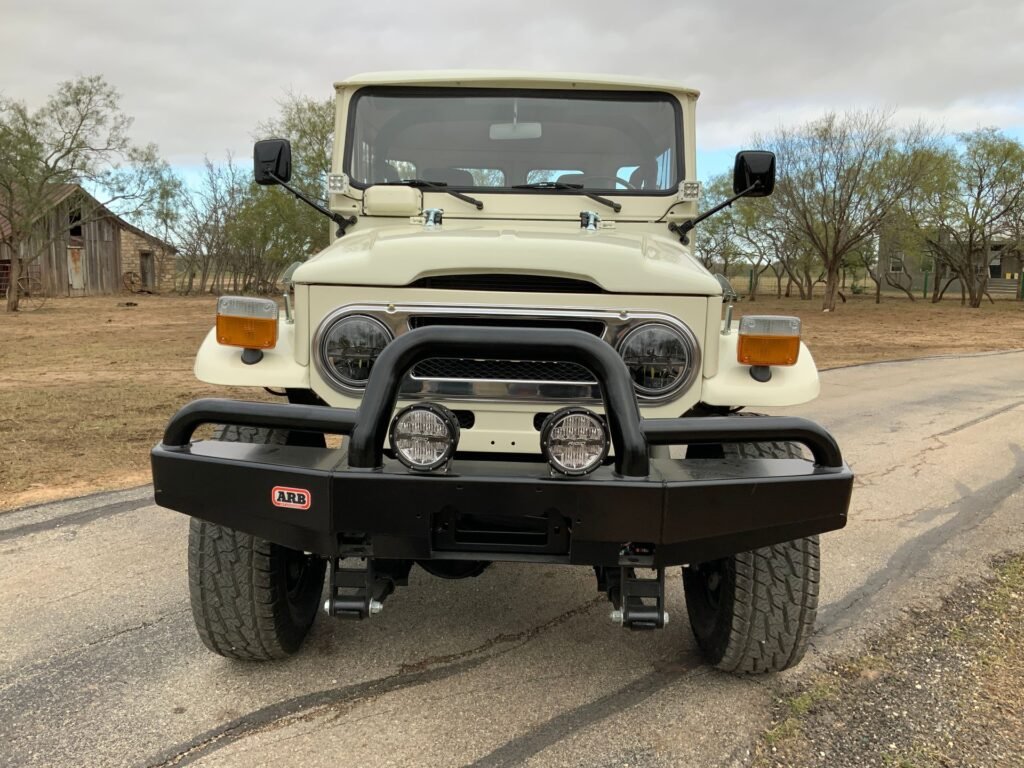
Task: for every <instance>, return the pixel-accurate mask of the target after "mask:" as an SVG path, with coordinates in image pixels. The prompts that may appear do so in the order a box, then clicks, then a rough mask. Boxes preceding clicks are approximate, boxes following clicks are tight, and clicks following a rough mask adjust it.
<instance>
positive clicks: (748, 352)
mask: <svg viewBox="0 0 1024 768" xmlns="http://www.w3.org/2000/svg"><path fill="white" fill-rule="evenodd" d="M799 356H800V318H798V317H785V316H781V315H747V316H746V317H742V318H740V330H739V341H738V342H737V345H736V359H737V360H738V361H739V362H740V363H741V364H743V365H757V366H766V365H767V366H771V365H795V364H796V361H797V358H798V357H799Z"/></svg>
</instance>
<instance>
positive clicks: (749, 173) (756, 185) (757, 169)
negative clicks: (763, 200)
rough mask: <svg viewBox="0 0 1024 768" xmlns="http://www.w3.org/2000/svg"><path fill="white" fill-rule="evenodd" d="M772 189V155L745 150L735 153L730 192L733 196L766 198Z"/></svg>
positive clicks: (773, 173)
mask: <svg viewBox="0 0 1024 768" xmlns="http://www.w3.org/2000/svg"><path fill="white" fill-rule="evenodd" d="M751 187H753V189H751ZM774 189H775V154H774V153H772V152H764V151H761V150H745V151H743V152H737V153H736V165H735V167H734V168H733V172H732V191H733V192H734V193H735V194H737V195H740V194H746V196H747V197H767V196H768V195H770V194H771V193H772V190H774ZM748 190H749V191H748Z"/></svg>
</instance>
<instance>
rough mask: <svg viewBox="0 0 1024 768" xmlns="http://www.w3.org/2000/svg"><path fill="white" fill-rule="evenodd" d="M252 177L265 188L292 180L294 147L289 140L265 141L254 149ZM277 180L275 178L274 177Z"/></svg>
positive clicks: (254, 146)
mask: <svg viewBox="0 0 1024 768" xmlns="http://www.w3.org/2000/svg"><path fill="white" fill-rule="evenodd" d="M252 175H253V178H254V179H255V181H256V183H257V184H262V185H264V186H268V185H273V184H278V183H279V182H282V181H284V182H287V181H290V180H291V178H292V145H291V144H290V143H289V142H288V140H287V139H264V140H263V141H257V142H256V143H255V144H254V145H253V148H252ZM275 176H276V177H277V178H274V177H275Z"/></svg>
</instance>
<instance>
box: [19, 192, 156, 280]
mask: <svg viewBox="0 0 1024 768" xmlns="http://www.w3.org/2000/svg"><path fill="white" fill-rule="evenodd" d="M51 197H52V204H51V207H50V208H49V210H48V212H47V213H46V215H45V216H44V218H43V220H42V221H40V222H39V225H38V228H37V229H38V233H37V234H36V235H35V236H33V238H32V239H31V240H30V241H29V242H28V243H22V244H21V247H20V249H19V250H20V251H21V254H20V256H21V259H22V269H21V273H22V274H23V275H27V276H29V277H32V278H37V279H38V280H39V281H40V282H41V283H42V286H43V292H44V293H45V294H46V295H47V296H95V295H99V294H112V293H119V292H121V291H124V290H146V291H152V292H154V293H156V292H169V291H172V290H174V268H175V263H174V260H175V255H176V251H175V248H174V246H172V245H170V244H169V243H166V242H164V241H163V240H161V239H160V238H158V237H156V236H154V235H151V234H149V233H147V232H144V231H142V230H141V229H139V228H138V227H136V226H134V225H132V224H129V223H128V222H127V221H125V220H124V219H122V218H121V217H120V216H117V215H116V214H115V213H113V212H112V211H110V210H108V209H107V208H105V207H103V205H101V204H100V202H99V201H98V200H96V198H94V197H93V196H92V195H90V194H89V193H88V192H86V191H85V190H84V189H82V188H81V187H80V186H78V185H77V184H60V185H54V188H53V194H52V196H51ZM8 227H9V225H8V222H7V221H6V220H5V219H4V218H3V217H2V216H0V235H3V234H7V232H5V231H4V230H7V229H8ZM12 257H13V254H12V252H11V248H10V246H8V245H6V244H5V243H3V242H2V241H0V296H2V295H3V292H4V291H5V290H6V289H7V283H8V278H9V274H10V265H11V259H12Z"/></svg>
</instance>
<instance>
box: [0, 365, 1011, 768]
mask: <svg viewBox="0 0 1024 768" xmlns="http://www.w3.org/2000/svg"><path fill="white" fill-rule="evenodd" d="M1022 381H1024V353H1011V354H997V355H986V356H979V357H970V358H959V359H935V360H925V361H917V362H906V363H886V364H876V365H869V366H862V367H854V368H847V369H843V370H836V371H830V372H826V373H824V374H823V394H822V397H821V398H820V399H819V400H817V401H816V402H815V403H812V404H810V405H807V406H803V407H800V408H794V409H787V410H786V412H790V413H799V414H801V415H807V416H810V417H812V418H816V419H818V420H820V421H821V422H822V423H824V424H825V425H826V426H827V427H828V428H830V429H831V430H832V431H833V432H834V434H835V435H836V436H837V437H838V439H839V441H840V444H841V445H842V447H843V449H844V452H845V455H846V457H847V459H848V461H849V462H850V464H851V465H852V466H853V468H854V470H855V471H856V472H857V474H858V482H857V488H856V490H855V492H854V502H853V509H852V514H851V519H850V523H849V525H848V526H847V528H846V529H844V530H843V531H840V532H837V533H833V534H829V535H826V536H824V537H823V541H822V550H823V558H822V562H823V565H822V571H823V573H822V580H823V584H822V610H821V612H820V616H819V624H818V632H817V635H816V637H815V639H814V643H813V645H814V647H813V649H812V651H811V653H810V654H809V655H808V658H807V659H806V660H805V662H804V664H803V665H802V666H801V667H799V668H798V669H797V670H793V671H791V672H788V673H786V674H785V675H783V676H780V677H781V682H786V681H787V680H790V679H792V678H793V676H800V675H805V674H807V673H808V672H809V671H811V670H813V669H814V668H815V666H816V665H819V664H820V663H821V661H822V659H823V658H824V657H826V656H827V655H830V654H846V653H855V652H856V651H857V648H858V645H859V642H858V641H859V639H860V638H861V637H862V635H863V633H870V632H874V631H876V630H877V628H878V626H879V625H880V623H882V622H887V621H893V620H898V619H899V616H900V611H901V609H902V608H903V607H904V606H906V605H908V604H922V603H925V604H927V603H928V602H931V601H934V600H935V599H936V598H937V597H938V596H941V595H942V594H943V593H945V592H947V591H948V590H949V589H950V587H951V586H952V585H953V584H954V583H956V582H957V581H958V580H959V579H962V578H965V577H971V576H974V575H977V574H979V573H982V572H984V570H985V567H986V562H987V560H988V558H989V557H990V556H991V555H992V554H994V553H998V552H1002V551H1006V550H1022V549H1024V525H1022V523H1024V492H1022V488H1024V445H1022V443H1024V407H1022V406H1024V389H1022V387H1021V382H1022ZM780 412H781V411H780ZM186 529H187V520H186V518H185V517H183V516H181V515H178V514H176V513H173V512H168V511H165V510H161V509H159V508H157V507H154V506H152V505H151V503H150V501H149V494H148V489H137V490H133V491H125V492H119V493H108V494H100V495H96V496H92V497H87V498H84V499H78V500H75V501H70V502H63V503H58V504H50V505H45V506H40V507H34V508H30V509H25V510H21V511H18V512H13V513H9V514H5V515H0V765H47V766H51V765H89V766H106V765H129V766H135V765H137V766H166V765H187V764H193V765H204V766H213V765H217V766H252V765H306V766H319V765H331V766H339V765H340V766H360V767H366V768H369V767H371V766H385V765H400V766H407V765H429V766H513V765H515V766H518V765H527V766H562V765H564V766H624V765H629V766H668V765H702V766H703V765H707V766H712V765H733V764H742V762H743V760H744V758H745V756H746V754H747V750H748V747H749V745H750V743H751V739H752V738H753V737H754V736H756V734H758V733H759V732H760V729H761V728H762V727H763V726H764V724H765V719H766V716H767V712H768V708H769V707H770V705H771V702H772V696H773V694H774V692H775V690H776V686H777V685H778V684H779V683H780V680H779V679H775V680H773V679H771V678H768V679H765V678H753V679H750V678H748V679H740V678H735V677H730V676H727V675H723V674H720V673H717V672H715V671H713V670H710V669H708V668H707V667H705V666H703V665H702V664H701V662H700V660H699V658H698V657H697V654H696V650H695V647H694V643H693V640H692V638H691V635H690V632H689V627H688V625H687V622H686V618H685V608H684V605H683V599H682V594H681V589H680V584H679V582H680V579H679V575H678V571H675V572H674V573H672V574H671V578H670V595H669V610H670V611H671V614H672V622H671V623H670V625H669V626H668V627H667V628H666V629H665V630H662V631H660V632H652V633H630V632H626V631H623V630H621V629H619V628H618V627H616V626H614V625H613V624H612V623H611V622H610V621H609V619H608V606H607V603H606V602H604V601H603V600H602V599H600V598H599V597H598V595H597V593H596V590H595V585H594V582H593V577H592V575H591V573H590V572H589V571H588V570H587V569H583V568H563V567H537V566H526V565H498V566H495V567H492V568H491V569H490V570H488V571H487V572H486V573H485V574H484V575H483V576H481V577H480V578H478V579H472V580H466V581H442V580H438V579H434V578H432V577H429V576H428V575H427V574H425V573H423V572H422V571H420V570H418V569H416V570H414V574H413V579H412V583H411V585H410V587H408V588H406V589H401V590H399V591H398V592H397V593H396V594H395V595H394V596H393V597H391V598H390V599H389V600H388V602H387V605H386V607H385V610H384V612H383V613H381V614H380V615H379V616H376V617H374V618H372V619H371V620H369V621H366V622H361V623H347V622H343V621H337V620H323V617H321V618H320V619H318V621H317V624H316V625H315V627H314V630H313V632H312V635H311V637H310V638H309V640H308V642H307V645H306V646H305V648H304V650H303V651H302V652H301V653H300V654H299V655H298V656H297V657H295V658H293V659H291V660H288V661H286V662H281V663H274V664H264V665H249V664H240V663H233V662H229V661H227V660H225V659H222V658H220V657H218V656H214V655H213V654H211V653H209V652H207V651H206V650H205V649H204V648H203V647H202V645H201V644H200V642H199V640H198V638H197V636H196V634H195V632H194V630H193V626H192V618H191V615H190V613H189V608H188V596H187V591H186V577H185V540H186Z"/></svg>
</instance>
